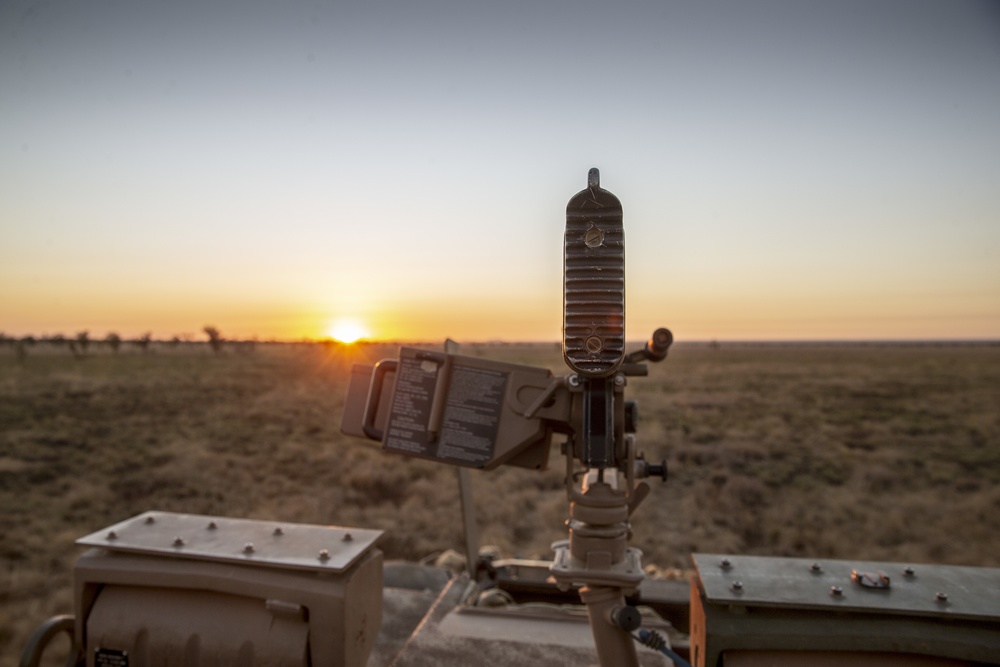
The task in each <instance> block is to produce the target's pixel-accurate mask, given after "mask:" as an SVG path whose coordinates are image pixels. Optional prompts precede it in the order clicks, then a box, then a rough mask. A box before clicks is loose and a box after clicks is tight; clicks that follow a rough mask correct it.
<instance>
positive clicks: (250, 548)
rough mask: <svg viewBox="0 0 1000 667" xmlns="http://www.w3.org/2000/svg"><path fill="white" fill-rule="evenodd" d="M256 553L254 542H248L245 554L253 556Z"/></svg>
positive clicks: (244, 547) (245, 545) (245, 546)
mask: <svg viewBox="0 0 1000 667" xmlns="http://www.w3.org/2000/svg"><path fill="white" fill-rule="evenodd" d="M253 552H254V548H253V542H247V543H246V544H244V545H243V553H245V554H252V553H253Z"/></svg>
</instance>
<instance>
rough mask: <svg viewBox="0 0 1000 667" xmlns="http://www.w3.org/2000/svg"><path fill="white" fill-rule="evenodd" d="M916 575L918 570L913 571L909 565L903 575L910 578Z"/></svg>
mask: <svg viewBox="0 0 1000 667" xmlns="http://www.w3.org/2000/svg"><path fill="white" fill-rule="evenodd" d="M916 573H917V571H916V570H914V569H913V568H912V567H910V566H909V565H907V566H906V569H905V570H903V574H905V575H906V576H908V577H912V576H913V575H914V574H916Z"/></svg>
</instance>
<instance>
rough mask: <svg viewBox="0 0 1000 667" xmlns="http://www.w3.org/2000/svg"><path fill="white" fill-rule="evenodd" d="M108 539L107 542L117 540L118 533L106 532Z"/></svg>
mask: <svg viewBox="0 0 1000 667" xmlns="http://www.w3.org/2000/svg"><path fill="white" fill-rule="evenodd" d="M108 539H109V540H117V539H118V533H116V532H115V531H113V530H110V531H108Z"/></svg>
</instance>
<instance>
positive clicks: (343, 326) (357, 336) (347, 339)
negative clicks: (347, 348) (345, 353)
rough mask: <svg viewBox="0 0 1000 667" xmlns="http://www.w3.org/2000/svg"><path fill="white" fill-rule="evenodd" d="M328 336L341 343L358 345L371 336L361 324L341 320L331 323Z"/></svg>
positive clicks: (354, 321)
mask: <svg viewBox="0 0 1000 667" xmlns="http://www.w3.org/2000/svg"><path fill="white" fill-rule="evenodd" d="M327 334H328V335H329V336H330V338H333V339H334V340H336V341H340V342H341V343H356V342H357V341H359V340H361V339H363V338H368V337H369V336H370V334H369V333H368V329H367V328H365V326H364V325H363V324H361V322H359V321H358V320H352V319H341V320H337V321H335V322H333V323H331V324H330V328H329V329H327Z"/></svg>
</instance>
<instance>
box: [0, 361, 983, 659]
mask: <svg viewBox="0 0 1000 667" xmlns="http://www.w3.org/2000/svg"><path fill="white" fill-rule="evenodd" d="M463 351H464V353H465V354H473V355H482V356H489V357H491V358H496V359H501V360H507V361H517V362H521V363H530V364H535V365H542V366H547V367H549V368H551V369H553V371H555V372H557V373H562V372H564V371H563V369H564V366H563V364H562V359H561V356H560V353H559V351H558V347H557V346H555V345H535V346H530V345H496V346H472V345H470V346H466V347H465V349H464V350H463ZM391 356H394V348H390V347H388V346H377V345H360V346H351V347H331V348H327V347H323V346H318V345H315V346H305V345H281V346H278V345H275V346H268V345H260V346H258V348H257V350H256V351H255V352H253V353H238V352H235V351H233V350H228V351H226V352H224V353H223V354H220V355H214V354H212V353H211V351H210V350H209V349H208V348H207V346H200V345H187V346H180V347H177V348H168V347H166V346H164V347H156V346H154V348H153V349H152V350H151V351H150V352H149V353H148V354H143V353H140V352H138V351H132V350H130V351H127V352H124V351H123V352H122V353H120V354H117V355H113V354H111V353H110V352H109V351H108V350H106V349H101V348H98V349H96V350H93V351H92V352H91V353H90V354H88V355H87V356H86V357H85V358H81V359H76V358H74V357H72V356H71V355H70V354H69V353H68V352H67V351H66V350H65V349H48V348H46V347H45V346H36V347H35V348H32V349H31V350H29V353H28V355H27V357H26V358H24V359H18V357H17V355H15V354H14V352H13V351H11V350H6V349H5V350H0V666H2V667H7V666H12V665H14V664H16V662H17V657H18V655H19V653H20V651H21V648H22V646H23V643H24V640H25V638H26V636H27V635H28V634H29V633H30V632H31V631H32V630H33V629H34V628H35V627H36V626H37V625H38V624H39V623H40V622H41V621H42V620H43V619H45V618H47V617H49V616H51V615H54V614H57V613H71V611H72V599H71V593H70V583H71V571H72V564H73V561H74V559H75V557H76V555H77V553H78V549H77V548H76V547H75V546H74V544H73V541H74V539H75V538H77V537H79V536H81V535H84V534H87V533H90V532H92V531H94V530H97V529H99V528H101V527H103V526H105V525H108V524H110V523H113V522H117V521H120V520H122V519H125V518H128V517H130V516H133V515H135V514H138V513H140V512H143V511H145V510H147V509H160V510H169V511H179V512H190V513H203V514H217V515H228V516H236V517H248V518H260V519H269V520H275V521H287V522H293V521H294V522H308V523H335V524H341V525H348V526H362V527H372V528H380V529H384V530H386V531H388V537H387V538H386V540H385V542H384V543H383V545H382V548H383V549H384V550H385V552H386V553H387V556H388V557H390V558H409V559H420V558H423V557H426V556H428V555H431V554H434V553H435V552H438V551H440V550H443V549H446V548H456V549H461V545H462V536H461V533H460V530H461V528H460V526H461V521H460V514H459V507H458V493H457V488H456V482H455V479H456V476H455V473H454V470H453V469H451V468H447V467H444V466H438V465H435V464H432V463H429V462H424V461H417V460H411V459H405V458H401V457H398V456H391V455H386V454H383V453H382V452H381V451H380V449H379V448H378V446H377V445H376V444H375V443H372V442H369V441H359V440H355V439H352V438H348V437H346V436H343V435H342V434H340V432H339V423H340V417H341V409H342V405H343V401H344V394H345V391H346V378H347V371H348V369H349V368H350V365H351V364H352V363H355V362H372V361H374V360H377V359H380V358H387V357H391ZM628 395H629V397H630V398H634V399H635V400H637V401H638V403H639V414H640V423H639V434H638V438H639V445H640V449H641V450H644V451H645V452H646V453H647V455H648V458H649V459H650V460H654V461H658V460H660V459H661V458H663V459H667V461H668V464H669V466H670V475H671V480H670V481H669V482H668V483H667V484H665V485H659V484H657V485H655V486H654V489H653V492H652V494H651V495H650V498H649V499H647V500H646V502H645V504H644V505H643V506H642V507H641V508H640V509H639V510H638V512H637V513H636V515H635V516H634V517H633V519H634V540H633V544H635V545H636V546H639V547H640V548H642V549H643V551H644V552H645V562H647V563H653V564H656V565H658V566H661V567H665V568H667V567H677V568H683V567H686V566H687V565H688V562H689V560H688V558H689V554H690V553H691V552H692V551H705V552H729V553H752V554H773V555H788V556H803V557H816V558H857V559H865V560H879V559H891V560H898V561H905V562H908V563H920V562H932V561H937V562H945V563H954V564H972V565H988V566H994V567H995V566H1000V530H998V528H1000V524H998V517H1000V484H998V482H1000V346H998V345H851V346H847V345H736V344H733V345H722V346H720V347H713V346H708V345H695V344H689V345H684V344H679V345H675V346H674V348H673V349H672V350H671V353H670V357H669V359H668V360H667V361H666V362H665V363H662V364H658V365H652V366H651V367H650V375H649V377H647V378H633V379H630V381H629V387H628ZM473 479H474V484H475V490H474V494H475V500H476V505H477V515H478V520H479V527H480V534H481V541H482V542H483V543H488V544H495V545H497V546H499V547H500V548H501V549H502V550H504V551H506V552H508V553H510V554H512V555H519V556H525V557H530V556H536V557H549V554H550V552H549V545H550V543H551V542H552V541H554V540H556V539H561V538H562V537H563V530H564V528H563V526H562V522H563V520H564V519H565V515H566V510H567V507H566V500H565V496H564V494H563V492H562V461H561V459H560V457H559V456H558V452H557V450H554V451H553V456H552V464H551V470H549V471H547V472H544V473H536V472H531V471H526V470H520V469H513V468H504V469H500V470H498V471H494V472H491V473H475V474H474V475H473ZM498 499H502V502H499V501H498Z"/></svg>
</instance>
